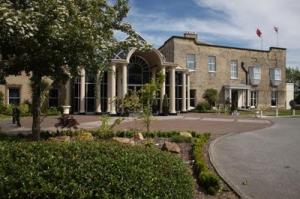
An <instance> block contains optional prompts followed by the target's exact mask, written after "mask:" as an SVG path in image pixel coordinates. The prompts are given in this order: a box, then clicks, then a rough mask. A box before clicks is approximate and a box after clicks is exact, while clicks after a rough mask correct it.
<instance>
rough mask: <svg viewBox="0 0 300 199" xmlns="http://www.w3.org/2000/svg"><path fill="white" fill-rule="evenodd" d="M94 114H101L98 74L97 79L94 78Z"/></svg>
mask: <svg viewBox="0 0 300 199" xmlns="http://www.w3.org/2000/svg"><path fill="white" fill-rule="evenodd" d="M96 78H97V79H96V92H95V95H96V111H95V112H96V113H98V114H99V113H101V90H100V89H101V85H100V84H101V81H100V72H98V73H97V77H96Z"/></svg>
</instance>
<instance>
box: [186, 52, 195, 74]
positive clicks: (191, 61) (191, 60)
mask: <svg viewBox="0 0 300 199" xmlns="http://www.w3.org/2000/svg"><path fill="white" fill-rule="evenodd" d="M186 67H187V68H188V69H190V70H195V69H196V56H195V54H187V55H186Z"/></svg>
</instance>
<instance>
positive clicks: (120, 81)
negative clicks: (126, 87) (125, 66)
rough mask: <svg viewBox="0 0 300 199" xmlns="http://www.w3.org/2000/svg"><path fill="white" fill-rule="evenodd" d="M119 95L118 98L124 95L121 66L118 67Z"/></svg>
mask: <svg viewBox="0 0 300 199" xmlns="http://www.w3.org/2000/svg"><path fill="white" fill-rule="evenodd" d="M117 96H118V99H120V98H121V97H122V96H123V87H122V69H121V68H119V67H118V69H117Z"/></svg>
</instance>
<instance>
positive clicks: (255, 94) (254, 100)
mask: <svg viewBox="0 0 300 199" xmlns="http://www.w3.org/2000/svg"><path fill="white" fill-rule="evenodd" d="M257 101H258V91H250V107H251V108H255V107H257Z"/></svg>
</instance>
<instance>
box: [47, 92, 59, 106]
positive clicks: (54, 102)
mask: <svg viewBox="0 0 300 199" xmlns="http://www.w3.org/2000/svg"><path fill="white" fill-rule="evenodd" d="M48 105H49V107H58V89H56V88H52V89H50V90H49V104H48Z"/></svg>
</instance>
